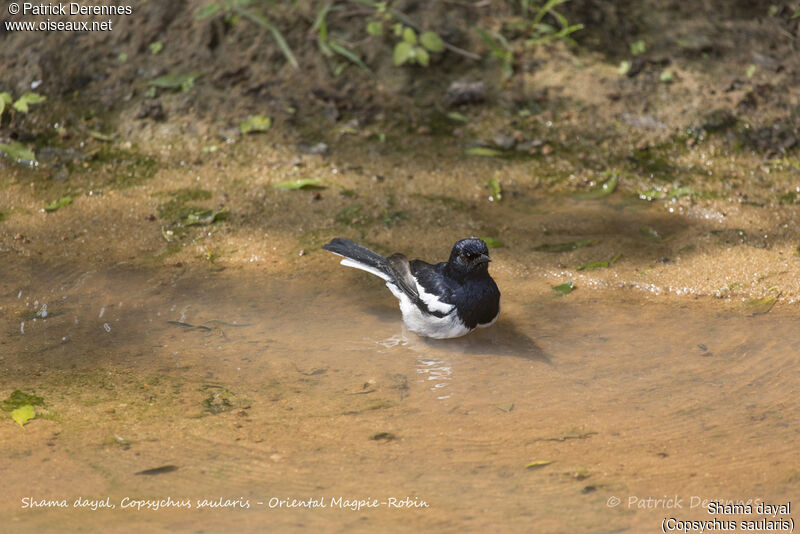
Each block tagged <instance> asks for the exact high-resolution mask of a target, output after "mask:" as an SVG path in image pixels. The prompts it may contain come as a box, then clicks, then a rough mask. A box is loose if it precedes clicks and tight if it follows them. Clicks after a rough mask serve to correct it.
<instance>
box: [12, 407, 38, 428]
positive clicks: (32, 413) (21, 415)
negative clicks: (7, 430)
mask: <svg viewBox="0 0 800 534" xmlns="http://www.w3.org/2000/svg"><path fill="white" fill-rule="evenodd" d="M34 417H36V409H35V408H34V407H33V406H31V405H30V404H26V405H25V406H20V407H19V408H17V409H16V410H14V411H13V412H11V418H12V419H13V420H14V421H16V422H17V424H18V425H19V426H25V423H27V422H28V421H30V420H31V419H33V418H34Z"/></svg>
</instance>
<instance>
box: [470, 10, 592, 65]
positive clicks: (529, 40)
mask: <svg viewBox="0 0 800 534" xmlns="http://www.w3.org/2000/svg"><path fill="white" fill-rule="evenodd" d="M566 2H569V0H547V2H545V3H544V4H540V3H538V2H534V1H533V0H519V7H520V16H518V17H514V18H513V19H512V20H511V21H510V22H508V23H507V24H505V25H504V27H503V28H502V29H501V30H499V31H487V30H484V29H481V28H476V30H477V32H478V34H479V35H480V36H481V38H482V39H483V40H484V41H485V42H486V44H487V45H489V48H490V49H491V52H490V54H491V55H492V56H494V57H497V58H499V60H500V62H501V65H502V68H503V79H505V80H507V79H509V78H511V76H513V74H514V57H515V53H516V51H515V49H518V48H520V46H519V45H520V43H521V44H522V46H524V47H526V48H530V47H533V46H540V45H544V44H547V43H552V42H555V41H563V42H567V43H574V41H573V39H572V37H570V36H571V35H572V34H573V33H575V32H576V31H578V30H581V29H583V24H570V23H569V22H568V21H567V18H566V17H565V16H564V15H562V14H561V13H559V12H558V11H557V10H556V9H555V8H556V7H557V6H559V5H561V4H564V3H566ZM504 32H510V33H509V35H512V34H513V35H517V36H519V38H513V39H512V40H511V41H509V39H508V38H506V36H505V35H504Z"/></svg>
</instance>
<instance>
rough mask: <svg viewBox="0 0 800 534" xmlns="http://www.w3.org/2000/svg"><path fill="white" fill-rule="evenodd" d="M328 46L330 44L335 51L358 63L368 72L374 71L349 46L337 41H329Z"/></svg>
mask: <svg viewBox="0 0 800 534" xmlns="http://www.w3.org/2000/svg"><path fill="white" fill-rule="evenodd" d="M328 46H330V49H331V50H333V51H334V52H336V53H337V54H339V55H340V56H342V57H344V58H347V59H349V60H350V61H351V62H352V63H355V64H356V65H358V66H359V67H361V68H362V69H363V70H365V71H367V72H372V71H371V70H370V69H369V67H367V65H366V64H365V63H364V62H363V61H361V58H360V57H358V56H357V55H355V54H354V53H353V52H351V51H350V50H348V49H347V48H345V47H343V46H342V45H340V44H339V43H337V42H335V41H328Z"/></svg>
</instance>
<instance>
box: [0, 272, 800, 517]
mask: <svg viewBox="0 0 800 534" xmlns="http://www.w3.org/2000/svg"><path fill="white" fill-rule="evenodd" d="M332 261H335V260H332ZM493 266H494V264H493ZM498 273H500V274H499V275H498V281H499V283H500V286H501V289H502V291H503V293H504V302H503V314H502V316H501V319H500V321H498V323H497V324H496V325H495V326H494V327H492V328H490V329H487V330H483V331H479V332H476V333H473V334H471V335H469V336H466V337H464V338H461V339H457V340H450V341H436V342H433V341H426V340H423V339H421V338H419V337H417V336H415V335H414V334H412V333H407V332H404V331H403V328H402V323H401V322H400V316H399V311H398V310H397V309H396V304H395V302H394V299H393V297H392V296H391V295H390V294H389V292H388V291H386V289H385V288H384V287H382V285H381V283H380V281H379V280H377V279H373V278H370V277H368V275H366V274H364V273H360V272H357V271H354V270H348V269H340V270H336V271H334V274H333V275H332V276H330V277H326V278H325V279H321V278H317V277H314V276H313V275H312V274H311V273H303V274H299V275H296V276H294V277H282V278H272V279H265V278H260V277H255V276H252V273H247V272H242V271H238V272H237V271H235V270H230V269H229V270H223V271H219V270H212V269H186V268H174V269H173V270H172V271H165V270H164V269H160V270H157V271H152V272H148V271H144V270H141V269H138V270H133V269H128V268H126V267H124V266H120V267H117V268H115V269H108V270H97V271H87V272H74V273H64V271H63V270H60V269H52V270H47V269H44V268H38V269H31V270H27V271H17V272H9V273H8V274H9V276H8V277H6V278H5V279H4V280H3V281H2V282H0V284H2V285H0V306H1V307H2V310H1V311H2V317H3V319H2V328H3V332H4V335H3V337H2V351H1V352H2V371H3V372H2V379H1V380H0V394H2V396H3V397H6V396H7V395H8V394H9V393H10V392H11V391H13V390H15V389H22V390H26V391H35V392H36V394H37V395H39V396H41V397H43V398H44V400H45V406H44V407H43V408H39V417H38V418H37V419H36V420H34V421H32V422H30V423H28V425H27V426H26V427H25V428H24V429H21V428H19V427H18V426H17V425H14V424H12V423H9V424H3V425H2V426H0V442H2V443H3V454H2V456H1V457H0V473H1V474H2V478H3V480H4V485H5V486H6V487H7V488H13V489H12V490H11V493H12V494H11V495H7V497H8V498H4V499H3V500H2V501H0V524H5V525H13V529H12V531H13V532H60V531H63V530H64V529H67V530H76V529H78V528H80V526H81V525H85V524H90V525H92V528H93V529H94V528H96V529H98V530H103V531H107V532H130V530H131V528H136V529H139V530H142V529H144V530H147V531H149V532H170V531H176V530H180V531H192V532H220V531H223V530H229V529H230V528H231V526H232V525H236V528H237V529H238V530H240V531H242V532H263V531H264V528H265V526H266V525H268V526H269V527H270V530H273V529H274V530H276V531H301V530H305V529H308V528H312V527H313V528H317V529H320V530H323V531H326V532H327V531H353V530H360V531H407V530H408V529H409V528H417V529H425V530H427V531H431V530H433V531H442V532H453V531H463V530H468V531H498V530H505V531H516V532H526V531H531V530H532V529H534V530H536V531H540V532H582V531H585V532H588V531H591V532H620V531H629V532H643V531H648V532H649V531H654V530H655V529H657V528H660V524H661V520H662V519H663V518H664V517H670V516H673V517H677V518H679V519H688V518H694V519H697V518H700V519H707V518H709V517H711V516H709V515H708V514H707V513H706V511H705V509H704V508H702V507H701V506H700V505H699V504H698V505H697V506H694V507H691V504H692V503H694V502H695V500H694V499H695V498H697V499H709V500H715V499H731V500H746V499H760V500H764V501H767V502H769V503H773V504H776V503H781V502H785V501H787V500H790V499H791V497H792V496H794V495H796V493H797V489H798V487H800V467H799V466H798V464H797V458H796V442H797V440H798V437H800V436H798V434H799V433H800V429H798V426H797V420H798V417H799V416H800V403H798V401H797V397H796V384H797V383H798V379H800V376H798V373H799V371H798V366H797V363H798V354H800V330H798V329H797V317H796V316H794V315H789V314H787V313H784V312H780V310H773V311H772V312H771V313H770V314H767V315H759V316H755V317H748V316H744V315H743V314H741V313H734V312H731V313H727V312H721V311H720V310H719V309H714V308H712V307H710V306H709V305H708V303H707V302H683V303H679V304H676V303H675V302H674V301H670V300H667V299H664V298H661V297H646V298H645V299H641V297H639V298H637V300H634V299H629V300H626V299H625V298H620V296H619V293H617V294H615V298H614V299H609V298H607V295H606V294H605V293H604V292H603V291H594V292H585V293H583V294H581V293H580V292H576V293H574V294H572V295H570V296H569V297H568V298H561V299H559V298H557V297H553V296H551V295H549V294H544V293H539V292H537V290H536V289H532V288H530V287H528V285H526V282H524V281H523V280H520V279H515V278H513V277H510V276H508V275H506V274H503V271H502V269H500V270H498ZM43 304H46V305H47V307H46V318H43V317H41V316H39V317H35V321H34V320H33V319H34V317H33V315H35V311H34V312H33V313H32V310H39V311H40V310H41V309H42V305H43ZM40 315H42V314H40ZM23 322H24V328H23V326H22V323H23ZM532 462H551V463H549V464H547V465H543V466H532V467H529V468H526V465H528V464H530V463H532ZM163 466H175V467H177V469H162V470H161V471H162V472H157V473H156V474H141V472H142V471H146V470H148V469H154V468H159V467H163ZM673 495H674V496H678V497H679V498H681V499H682V504H683V508H682V509H675V508H672V509H666V510H664V509H660V508H658V507H656V509H640V508H637V504H636V502H639V501H636V502H634V501H631V500H629V499H631V498H632V496H634V498H640V499H647V498H648V497H653V498H654V499H655V498H664V497H665V496H669V497H672V496H673ZM168 496H169V497H171V498H172V499H173V500H181V499H187V498H188V499H192V504H193V505H196V499H209V500H218V499H220V498H222V499H223V500H224V499H230V500H231V501H234V500H236V499H240V500H239V501H238V502H239V503H243V502H245V501H246V502H248V503H249V508H247V509H241V508H217V509H202V510H198V509H196V508H192V509H190V510H187V509H176V508H172V509H169V508H168V509H161V510H158V511H152V510H141V511H137V510H135V509H130V508H125V509H123V508H122V502H123V499H125V498H126V497H127V498H129V499H154V498H166V497H168ZM612 496H614V497H618V498H620V499H621V500H622V502H621V504H620V505H618V506H615V507H611V506H608V504H607V503H608V502H609V499H610V498H611V497H612ZM25 497H30V498H33V499H36V500H37V501H40V500H42V499H67V500H68V502H69V504H70V508H69V509H48V508H36V509H33V510H31V509H23V508H22V502H23V501H22V499H23V498H25ZM78 497H87V498H91V499H105V498H106V497H108V498H109V499H110V500H109V502H110V503H112V504H116V509H113V510H99V511H90V510H86V509H75V508H74V507H72V505H73V503H74V500H75V499H76V498H78ZM340 497H341V498H342V499H343V501H347V500H358V499H369V498H372V499H378V501H379V504H378V505H377V506H376V507H373V508H362V509H361V510H352V509H350V508H347V506H346V504H345V505H343V507H340V506H339V505H338V501H337V499H339V498H340ZM406 497H409V498H410V499H411V500H410V501H408V502H411V503H416V504H417V505H420V507H418V508H410V509H408V508H404V509H396V508H390V507H389V506H388V504H381V503H388V502H389V501H388V499H389V498H396V499H398V500H400V499H405V498H406ZM272 498H278V499H289V500H290V499H298V500H304V501H307V500H308V499H310V498H313V499H318V501H319V502H321V503H323V504H325V505H326V507H324V508H322V507H317V508H313V509H308V508H303V507H299V508H298V507H294V508H290V507H287V506H285V505H284V506H278V507H276V508H270V503H272V504H275V501H271V500H270V499H272ZM332 499H333V500H332ZM423 501H424V502H425V503H426V504H427V506H421V503H422V502H423ZM126 502H129V501H126ZM697 502H699V501H697ZM259 503H262V504H259ZM134 525H136V526H135V527H134Z"/></svg>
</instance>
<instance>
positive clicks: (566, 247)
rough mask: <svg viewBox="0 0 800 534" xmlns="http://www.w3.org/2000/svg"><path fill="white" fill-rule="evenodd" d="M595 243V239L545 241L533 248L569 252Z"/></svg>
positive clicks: (541, 250) (543, 250)
mask: <svg viewBox="0 0 800 534" xmlns="http://www.w3.org/2000/svg"><path fill="white" fill-rule="evenodd" d="M595 243H596V241H595V240H594V239H579V240H578V241H569V242H568V243H545V244H543V245H539V246H537V247H533V250H536V251H538V252H569V251H570V250H576V249H579V248H583V247H590V246H592V245H594V244H595Z"/></svg>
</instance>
